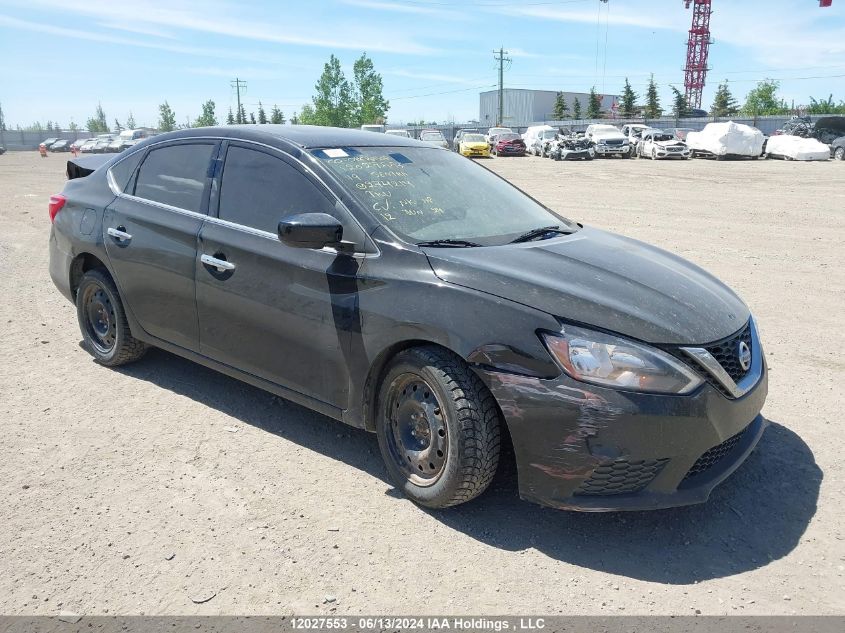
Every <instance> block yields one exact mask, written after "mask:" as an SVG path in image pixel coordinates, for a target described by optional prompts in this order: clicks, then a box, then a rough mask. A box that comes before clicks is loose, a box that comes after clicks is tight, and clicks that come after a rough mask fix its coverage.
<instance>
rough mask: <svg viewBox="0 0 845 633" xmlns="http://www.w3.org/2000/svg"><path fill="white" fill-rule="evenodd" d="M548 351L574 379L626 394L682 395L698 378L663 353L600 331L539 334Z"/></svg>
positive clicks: (566, 329)
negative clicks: (628, 392)
mask: <svg viewBox="0 0 845 633" xmlns="http://www.w3.org/2000/svg"><path fill="white" fill-rule="evenodd" d="M542 338H543V340H544V341H545V343H546V346H547V347H548V349H549V351H550V352H551V353H552V356H554V357H555V358H556V359H557V361H558V363H560V365H561V367H563V370H564V371H565V372H566V373H567V374H569V375H570V376H571V377H572V378H574V379H575V380H580V381H583V382H588V383H593V384H596V385H601V386H603V387H613V388H616V389H622V390H629V391H649V392H652V393H672V394H684V393H689V392H691V391H693V390H694V389H696V388H697V387H698V386H699V385H700V384H701V383H702V379H701V378H700V377H699V376H698V375H697V374H695V373H694V372H693V371H692V370H691V369H690V368H688V367H687V366H686V365H684V364H683V363H682V362H681V361H679V360H678V359H676V358H674V357H672V356H670V355H669V354H667V353H666V352H664V351H662V350H659V349H657V348H656V347H650V346H648V345H643V344H642V343H635V342H634V341H631V340H628V339H624V338H621V337H618V336H612V335H610V334H603V333H602V332H593V331H591V330H587V329H584V328H580V327H575V326H572V325H566V326H564V328H563V331H562V332H560V333H559V334H550V333H544V334H542Z"/></svg>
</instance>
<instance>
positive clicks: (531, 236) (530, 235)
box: [510, 224, 572, 244]
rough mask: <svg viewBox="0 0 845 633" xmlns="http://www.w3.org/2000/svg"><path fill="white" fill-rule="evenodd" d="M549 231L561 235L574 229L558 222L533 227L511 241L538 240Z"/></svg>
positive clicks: (513, 242)
mask: <svg viewBox="0 0 845 633" xmlns="http://www.w3.org/2000/svg"><path fill="white" fill-rule="evenodd" d="M547 233H560V234H561V235H569V234H570V233H572V231H570V230H568V229H562V228H560V226H559V225H557V224H555V225H553V226H541V227H540V228H538V229H531V230H530V231H526V232H525V233H523V234H522V235H520V236H519V237H517V238H514V239H512V240H511V241H510V243H511V244H518V243H519V242H530V241H531V240H536V239H537V238H538V237H543V236H544V235H546V234H547Z"/></svg>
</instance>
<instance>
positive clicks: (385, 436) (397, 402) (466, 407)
mask: <svg viewBox="0 0 845 633" xmlns="http://www.w3.org/2000/svg"><path fill="white" fill-rule="evenodd" d="M376 415H377V419H376V433H377V435H378V441H379V448H380V449H381V453H382V457H383V458H384V461H385V465H386V466H387V471H388V473H389V474H390V477H391V479H392V480H393V482H394V483H395V485H396V487H397V488H399V489H400V490H401V491H402V492H403V493H404V494H405V495H406V496H407V497H409V498H410V499H411V500H412V501H414V502H416V503H418V504H420V505H423V506H427V507H430V508H445V507H449V506H453V505H457V504H460V503H464V502H466V501H470V500H471V499H474V498H475V497H477V496H478V495H480V494H481V493H482V492H484V490H486V488H487V486H488V485H489V484H490V481H492V479H493V475H494V473H495V472H496V467H497V465H498V462H499V436H500V427H499V410H498V407H497V405H496V402H495V400H494V398H493V395H492V394H491V393H490V392H489V390H488V389H487V388H486V387H485V386H484V384H483V383H482V382H481V380H480V379H479V378H478V376H476V375H475V374H474V373H473V372H472V370H470V369H469V367H467V365H466V364H465V363H464V362H463V361H462V360H461V359H460V358H459V357H457V356H455V355H454V354H452V353H451V352H449V351H447V350H444V349H442V348H439V347H435V346H425V347H417V348H412V349H409V350H406V351H404V352H401V353H400V354H399V355H397V356H396V358H395V359H394V360H393V361H392V362H391V363H390V364H389V365H388V367H387V369H386V372H385V374H384V376H383V378H382V382H381V386H380V390H379V397H378V407H377V410H376Z"/></svg>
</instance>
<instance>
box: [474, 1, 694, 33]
mask: <svg viewBox="0 0 845 633" xmlns="http://www.w3.org/2000/svg"><path fill="white" fill-rule="evenodd" d="M679 4H680V3H679ZM678 8H679V9H680V7H678ZM486 10H488V11H490V12H492V13H499V14H502V15H509V16H513V17H526V18H536V19H540V20H555V21H557V22H576V23H582V24H595V23H596V19H597V17H599V15H600V21H601V23H602V25H603V24H605V22H606V23H607V24H608V25H611V24H612V25H621V26H635V27H641V28H648V29H672V30H681V31H685V30H687V29H688V28H689V26H688V25H686V26H685V21H681V20H679V19H673V18H670V17H668V16H670V15H671V14H672V13H673V12H672V11H666V7H665V6H664V5H662V4H661V6H660V7H659V9H658V7H657V6H655V7H653V8H652V7H638V8H637V9H636V10H633V11H632V10H631V9H630V8H629V7H625V6H622V7H619V6H618V5H614V6H613V8H612V9H610V7H609V5H607V8H604V7H603V6H600V8H599V11H600V14H599V13H597V12H596V11H580V10H571V9H558V8H554V7H550V6H541V5H523V6H519V5H514V6H502V7H495V8H489V7H488V8H487V9H486ZM678 13H680V14H681V15H682V16H683V15H684V13H683V12H682V11H680V10H679V11H678ZM687 15H688V14H687Z"/></svg>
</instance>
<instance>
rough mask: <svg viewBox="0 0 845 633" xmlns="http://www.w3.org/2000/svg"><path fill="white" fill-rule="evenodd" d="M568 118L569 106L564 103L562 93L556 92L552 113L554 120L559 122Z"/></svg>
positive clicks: (564, 98)
mask: <svg viewBox="0 0 845 633" xmlns="http://www.w3.org/2000/svg"><path fill="white" fill-rule="evenodd" d="M568 116H569V106H568V105H567V103H566V97H564V95H563V93H562V92H558V93H557V94H556V95H555V112H554V117H555V120H557V121H560V120H561V119H565V118H567V117H568Z"/></svg>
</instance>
